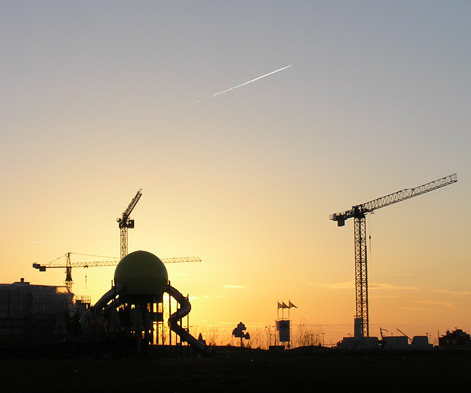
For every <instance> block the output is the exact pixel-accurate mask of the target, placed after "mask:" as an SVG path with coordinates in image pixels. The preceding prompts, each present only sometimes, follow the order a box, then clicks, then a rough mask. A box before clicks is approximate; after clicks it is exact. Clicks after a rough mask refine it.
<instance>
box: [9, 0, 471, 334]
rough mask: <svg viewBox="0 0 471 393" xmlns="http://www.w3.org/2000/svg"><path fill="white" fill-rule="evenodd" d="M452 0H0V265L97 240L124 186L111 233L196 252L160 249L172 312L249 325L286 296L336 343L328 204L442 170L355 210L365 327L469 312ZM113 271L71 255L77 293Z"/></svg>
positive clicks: (411, 325) (344, 330) (55, 281)
mask: <svg viewBox="0 0 471 393" xmlns="http://www.w3.org/2000/svg"><path fill="white" fill-rule="evenodd" d="M470 17H471V3H470V2H469V1H433V0H426V1H419V0H417V1H408V2H393V1H373V0H371V1H273V0H270V1H255V2H254V1H237V2H235V1H233V2H230V1H198V2H191V1H132V2H131V1H80V2H76V1H40V2H38V1H3V0H0V36H1V37H2V38H1V40H0V53H1V58H2V60H1V63H0V70H1V72H0V86H1V88H0V98H1V106H0V108H1V109H0V120H1V126H0V130H1V131H0V132H1V136H2V140H1V143H0V179H1V183H2V193H1V195H0V203H1V208H2V214H3V218H4V219H3V225H2V226H1V228H0V237H1V239H2V240H1V244H2V247H1V248H0V282H2V283H11V282H14V281H18V280H19V279H20V277H24V278H25V280H26V281H29V282H31V283H33V284H47V285H62V284H63V281H64V278H65V275H64V273H63V271H62V270H61V269H55V270H51V271H48V272H46V273H40V272H38V271H37V270H34V269H33V268H32V263H33V262H39V263H47V262H50V261H52V260H53V259H55V258H57V257H59V256H61V255H63V254H65V253H66V252H75V253H82V254H93V255H104V256H116V257H118V256H119V228H118V224H117V223H116V218H117V217H118V216H120V215H121V213H122V212H123V211H124V210H125V208H126V207H127V206H128V204H129V202H130V201H131V199H132V198H133V196H134V195H135V194H136V192H137V190H138V189H140V188H142V192H143V195H142V198H141V200H140V201H139V203H138V205H137V206H136V208H135V210H134V212H133V214H132V218H134V219H135V222H136V227H135V229H131V230H130V231H129V251H134V250H146V251H149V252H152V253H154V254H156V255H157V256H159V257H160V258H169V257H180V256H199V257H201V258H202V260H203V262H202V263H185V264H173V265H167V269H168V273H169V279H170V280H171V283H172V285H173V286H174V287H176V288H177V289H179V290H180V291H181V292H183V293H185V294H189V295H190V297H191V303H192V307H193V309H192V312H191V314H190V319H191V323H192V325H194V326H198V327H199V328H201V329H204V328H208V327H215V328H218V329H226V328H227V329H230V330H232V329H233V328H234V327H235V326H236V325H237V323H238V322H240V321H242V322H244V323H245V325H246V326H247V329H248V331H249V332H250V330H251V329H256V328H262V329H263V328H264V327H265V326H268V325H273V324H274V320H275V318H276V316H277V309H276V305H277V302H278V301H285V302H288V300H291V301H292V303H294V304H295V305H296V306H297V307H298V308H297V309H292V310H291V317H292V319H293V322H294V323H295V324H296V323H299V322H301V321H302V322H305V323H307V324H313V325H317V324H319V325H320V326H322V329H323V331H324V332H325V342H326V343H330V342H334V343H335V342H336V341H338V340H339V339H341V338H342V337H344V336H347V335H348V334H352V333H353V316H354V314H355V295H354V245H353V220H348V221H347V223H346V225H345V227H342V228H339V227H337V226H336V224H335V223H334V222H332V221H330V220H329V215H330V214H332V213H335V212H339V211H343V210H347V209H349V208H351V206H352V205H355V204H359V203H363V202H367V201H369V200H372V199H375V198H378V197H381V196H383V195H386V194H389V193H392V192H395V191H398V190H401V189H403V188H410V187H415V186H418V185H421V184H423V183H427V182H429V181H432V180H435V179H437V178H440V177H443V176H446V175H449V174H452V173H455V172H456V173H458V183H456V184H453V185H450V186H448V187H445V188H443V189H441V190H437V191H433V192H431V193H428V194H426V195H422V196H419V197H417V198H413V199H411V200H409V201H404V202H401V203H398V204H395V205H393V206H390V207H386V208H384V209H380V210H377V211H376V212H375V214H370V215H368V217H367V228H368V235H371V242H370V243H369V244H368V247H370V246H371V247H370V248H369V250H368V252H369V261H368V263H369V265H368V267H369V268H368V274H369V284H370V334H371V335H373V336H378V335H379V328H380V327H381V328H384V329H388V331H389V332H394V333H397V331H396V329H397V328H399V329H401V330H402V331H404V332H406V333H407V334H408V335H410V336H413V335H423V334H425V333H429V334H431V335H432V338H433V339H434V340H435V341H436V337H437V334H438V333H437V332H438V331H439V332H440V334H444V333H445V330H446V329H450V330H452V329H454V328H455V327H458V328H461V329H463V330H465V331H467V332H468V333H470V331H471V313H470V309H471V284H470V276H471V241H470V239H471V236H470V235H471V229H470V222H471V203H470V194H471V183H470V180H471V178H470V177H471V158H470V145H471V133H470V124H471V99H470V91H471V73H470V70H471V40H470V37H471V23H470ZM285 67H286V68H285ZM274 71H277V72H274ZM262 76H263V77H262ZM260 77H262V78H260ZM247 82H250V83H247ZM72 258H73V260H74V258H75V260H76V261H77V260H82V259H83V258H81V257H80V256H73V257H72ZM90 260H93V258H91V259H90ZM113 273H114V268H94V269H75V270H74V271H73V278H74V281H75V283H74V292H75V293H76V294H78V295H89V296H91V297H92V303H93V302H95V301H97V300H98V299H99V298H100V297H101V295H102V294H103V293H104V292H105V291H107V290H108V289H109V288H110V285H111V280H112V279H113Z"/></svg>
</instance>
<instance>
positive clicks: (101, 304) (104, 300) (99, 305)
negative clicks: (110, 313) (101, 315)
mask: <svg viewBox="0 0 471 393" xmlns="http://www.w3.org/2000/svg"><path fill="white" fill-rule="evenodd" d="M124 287H125V286H124V284H118V285H116V286H114V287H113V288H111V289H110V290H109V291H108V292H106V293H105V294H104V295H103V296H102V297H101V298H100V300H98V301H97V302H96V303H95V305H94V306H93V307H91V308H89V309H88V310H87V311H86V312H85V313H84V314H83V315H82V316H81V317H80V325H81V326H82V329H86V326H87V322H88V320H89V319H90V317H91V316H92V313H97V312H100V311H101V310H103V309H104V308H105V307H106V305H107V304H108V302H109V301H110V300H113V299H114V298H115V297H116V295H118V294H119V293H120V292H122V291H123V289H124Z"/></svg>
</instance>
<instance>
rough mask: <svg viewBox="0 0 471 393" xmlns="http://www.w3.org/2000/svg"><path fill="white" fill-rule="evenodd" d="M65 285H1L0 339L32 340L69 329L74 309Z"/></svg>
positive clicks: (10, 341) (24, 283)
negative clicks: (68, 325)
mask: <svg viewBox="0 0 471 393" xmlns="http://www.w3.org/2000/svg"><path fill="white" fill-rule="evenodd" d="M73 296H74V295H73V294H72V293H70V292H69V291H68V290H67V289H66V288H65V287H56V286H46V285H31V284H30V283H29V282H25V281H24V279H21V281H20V282H15V283H13V284H0V342H1V344H7V345H10V344H12V343H13V342H18V341H23V342H24V341H29V342H31V341H32V340H34V339H35V338H43V337H52V336H53V335H54V334H63V333H65V332H66V329H67V324H68V323H69V320H70V317H71V316H72V315H73V313H74V311H75V308H74V303H73Z"/></svg>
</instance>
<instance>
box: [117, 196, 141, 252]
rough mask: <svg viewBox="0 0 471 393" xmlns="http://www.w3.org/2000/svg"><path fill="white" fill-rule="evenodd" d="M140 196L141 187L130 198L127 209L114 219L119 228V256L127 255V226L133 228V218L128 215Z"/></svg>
mask: <svg viewBox="0 0 471 393" xmlns="http://www.w3.org/2000/svg"><path fill="white" fill-rule="evenodd" d="M141 196H142V188H141V189H140V190H139V191H138V192H137V193H136V195H135V196H134V198H133V199H132V200H131V203H130V204H129V206H128V207H127V209H126V210H125V211H124V212H123V214H122V216H121V217H118V218H117V220H116V221H118V225H119V229H120V240H121V242H120V243H121V248H120V250H121V252H120V257H121V259H123V258H124V257H125V256H126V255H128V228H134V220H131V219H130V218H129V215H130V214H131V212H132V211H133V209H134V208H135V207H136V205H137V202H139V199H140V198H141Z"/></svg>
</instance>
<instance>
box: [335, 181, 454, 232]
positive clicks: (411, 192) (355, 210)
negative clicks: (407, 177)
mask: <svg viewBox="0 0 471 393" xmlns="http://www.w3.org/2000/svg"><path fill="white" fill-rule="evenodd" d="M457 181H458V175H457V174H456V173H453V174H452V175H448V176H445V177H442V178H440V179H437V180H434V181H432V182H429V183H426V184H422V185H421V186H418V187H414V188H406V189H404V190H400V191H397V192H394V193H392V194H388V195H385V196H383V197H381V198H377V199H373V200H372V201H369V202H365V203H362V204H359V205H356V206H353V207H352V208H351V209H350V210H347V211H344V212H341V213H334V214H332V215H331V216H330V219H331V220H333V221H337V224H338V226H343V225H345V220H347V219H348V218H353V217H357V218H359V217H361V216H363V215H364V214H366V213H369V212H372V211H373V210H376V209H380V208H382V207H386V206H389V205H392V204H394V203H397V202H401V201H404V200H406V199H410V198H413V197H416V196H419V195H422V194H425V193H427V192H430V191H434V190H436V189H439V188H442V187H445V186H448V185H449V184H453V183H456V182H457Z"/></svg>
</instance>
